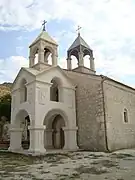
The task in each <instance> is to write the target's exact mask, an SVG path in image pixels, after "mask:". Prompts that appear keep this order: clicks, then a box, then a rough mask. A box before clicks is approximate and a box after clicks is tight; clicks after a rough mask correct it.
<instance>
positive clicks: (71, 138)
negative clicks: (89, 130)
mask: <svg viewBox="0 0 135 180" xmlns="http://www.w3.org/2000/svg"><path fill="white" fill-rule="evenodd" d="M44 125H45V126H46V129H45V131H44V147H45V149H47V150H49V149H66V150H76V149H78V147H77V141H76V131H77V127H71V126H70V123H69V119H68V116H67V115H66V113H65V112H64V111H62V110H60V109H53V110H51V111H49V112H48V113H47V114H46V116H45V118H44Z"/></svg>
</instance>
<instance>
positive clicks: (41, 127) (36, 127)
mask: <svg viewBox="0 0 135 180" xmlns="http://www.w3.org/2000/svg"><path fill="white" fill-rule="evenodd" d="M28 129H29V130H45V129H46V126H41V125H36V126H28Z"/></svg>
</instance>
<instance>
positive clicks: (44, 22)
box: [42, 20, 47, 31]
mask: <svg viewBox="0 0 135 180" xmlns="http://www.w3.org/2000/svg"><path fill="white" fill-rule="evenodd" d="M46 23H47V21H46V20H44V21H43V24H42V26H43V31H46V28H45V25H46Z"/></svg>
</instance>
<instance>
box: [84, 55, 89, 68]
mask: <svg viewBox="0 0 135 180" xmlns="http://www.w3.org/2000/svg"><path fill="white" fill-rule="evenodd" d="M83 59H84V66H85V67H87V68H90V56H89V55H86V56H84V58H83Z"/></svg>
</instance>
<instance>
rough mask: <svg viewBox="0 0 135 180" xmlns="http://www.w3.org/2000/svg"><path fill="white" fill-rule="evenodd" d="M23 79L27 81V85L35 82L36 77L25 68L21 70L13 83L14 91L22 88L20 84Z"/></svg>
mask: <svg viewBox="0 0 135 180" xmlns="http://www.w3.org/2000/svg"><path fill="white" fill-rule="evenodd" d="M22 79H25V80H26V81H27V83H30V82H32V81H34V80H35V76H34V75H33V74H32V73H30V72H29V71H27V70H26V69H25V68H21V69H20V71H19V73H18V74H17V76H16V78H15V80H14V82H13V86H12V91H14V90H16V89H18V88H20V83H21V80H22Z"/></svg>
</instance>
